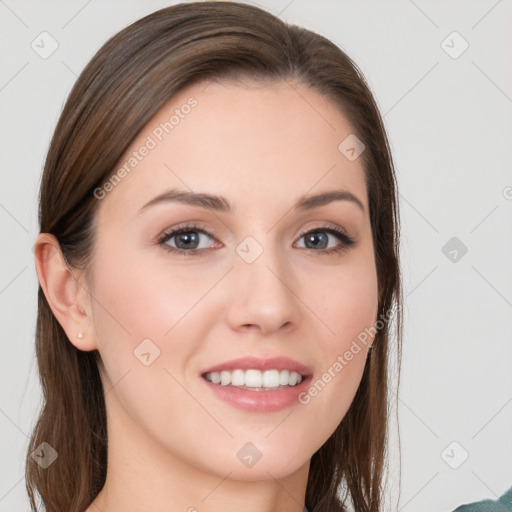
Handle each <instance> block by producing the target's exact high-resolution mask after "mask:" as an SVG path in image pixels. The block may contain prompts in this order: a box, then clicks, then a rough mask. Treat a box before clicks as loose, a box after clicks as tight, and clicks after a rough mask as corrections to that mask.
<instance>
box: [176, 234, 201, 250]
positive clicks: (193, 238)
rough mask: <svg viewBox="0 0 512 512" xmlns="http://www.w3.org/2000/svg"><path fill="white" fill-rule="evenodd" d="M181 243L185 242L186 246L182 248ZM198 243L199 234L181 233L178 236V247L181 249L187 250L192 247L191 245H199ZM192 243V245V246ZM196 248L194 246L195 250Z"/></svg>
mask: <svg viewBox="0 0 512 512" xmlns="http://www.w3.org/2000/svg"><path fill="white" fill-rule="evenodd" d="M180 241H181V242H183V241H184V244H183V247H180ZM197 241H198V236H197V234H194V233H191V232H188V233H180V234H179V235H178V236H177V240H176V245H177V246H178V247H179V248H180V249H183V248H187V247H190V246H191V245H194V242H196V244H197ZM191 242H192V244H191ZM195 247H196V246H194V248H195Z"/></svg>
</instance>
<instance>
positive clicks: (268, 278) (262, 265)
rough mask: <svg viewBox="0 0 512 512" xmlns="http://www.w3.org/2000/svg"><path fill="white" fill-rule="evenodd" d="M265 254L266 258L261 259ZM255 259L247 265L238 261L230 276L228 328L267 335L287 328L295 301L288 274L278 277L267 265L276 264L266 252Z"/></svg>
mask: <svg viewBox="0 0 512 512" xmlns="http://www.w3.org/2000/svg"><path fill="white" fill-rule="evenodd" d="M265 256H266V257H267V260H265V259H264V258H265ZM265 256H264V255H262V256H261V257H260V258H258V260H257V261H255V262H254V263H251V264H247V263H245V262H243V261H241V262H239V263H240V267H241V268H239V269H238V270H239V271H238V272H234V275H233V276H231V279H232V283H233V282H234V284H233V286H232V288H230V290H231V292H230V298H229V301H230V305H229V311H228V321H229V323H230V325H231V328H232V329H235V330H243V331H248V332H250V331H256V330H259V331H260V334H261V335H268V334H271V333H272V332H275V331H277V330H282V329H287V330H288V329H289V328H291V327H292V326H293V325H294V324H296V323H297V320H298V304H297V299H296V298H295V295H294V293H293V292H292V291H291V290H292V288H293V287H292V286H290V284H291V283H290V284H289V283H287V282H286V281H287V280H290V279H292V278H291V277H289V276H280V275H279V274H280V273H284V271H282V272H279V273H278V272H276V271H275V270H273V269H272V267H271V266H270V265H271V264H273V265H276V266H277V265H278V264H279V263H278V262H276V261H275V259H276V258H272V262H270V261H268V254H267V255H265Z"/></svg>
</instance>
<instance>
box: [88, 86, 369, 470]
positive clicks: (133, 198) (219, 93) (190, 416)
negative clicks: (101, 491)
mask: <svg viewBox="0 0 512 512" xmlns="http://www.w3.org/2000/svg"><path fill="white" fill-rule="evenodd" d="M187 105H188V106H187ZM173 116H174V117H173ZM166 123H167V124H166ZM351 133H353V129H352V128H351V126H350V124H349V122H348V121H347V119H346V118H344V117H343V116H342V114H341V113H340V112H339V111H338V110H337V109H336V107H335V106H334V105H333V104H332V103H331V102H330V101H329V100H328V99H326V98H324V97H323V96H321V95H319V94H318V93H316V92H314V91H312V90H310V89H308V88H306V87H305V86H302V85H299V84H294V86H293V87H291V86H290V85H289V84H288V83H287V82H279V83H273V84H265V85H262V84H255V83H245V84H243V85H242V84H235V83H215V82H214V83H210V84H206V83H201V84H195V85H193V86H190V87H188V88H186V89H184V90H182V91H181V92H180V93H179V94H177V95H175V96H174V97H173V98H172V100H171V101H170V102H169V103H168V104H167V105H166V106H165V107H164V108H163V109H161V110H160V111H159V113H158V114H157V116H156V117H155V118H154V119H153V120H152V121H151V122H150V123H149V124H148V125H147V126H146V128H145V129H144V130H143V131H142V132H141V133H140V134H139V135H138V137H137V139H136V140H135V141H134V142H133V144H132V145H131V147H130V149H129V150H128V151H127V152H126V154H125V157H124V158H123V159H122V160H121V162H120V163H119V166H118V169H121V168H122V167H123V166H124V165H125V164H126V166H125V172H122V171H120V172H119V173H118V176H120V177H121V179H120V180H117V181H116V182H115V183H114V182H113V181H112V182H111V184H110V185H107V187H106V188H103V189H102V191H101V192H99V191H98V192H97V197H101V199H98V201H99V202H100V204H99V209H98V213H97V217H96V228H97V237H96V241H95V247H94V253H93V266H92V277H91V280H90V282H89V286H90V293H91V296H92V297H93V299H92V300H91V304H90V307H91V311H92V316H91V318H92V325H91V328H90V331H91V332H90V333H88V336H94V337H95V339H96V344H97V347H98V350H99V352H100V355H101V358H102V368H101V371H102V379H103V381H104V385H105V389H106V402H107V411H108V417H109V421H110V422H111V426H113V427H112V428H117V429H118V430H119V431H120V432H121V431H122V432H124V434H125V435H127V436H130V439H131V441H130V442H131V443H132V445H134V446H144V447H145V449H147V450H153V451H154V453H155V454H158V457H161V458H162V457H163V458H164V459H165V460H168V461H174V462H176V463H180V464H184V465H186V466H189V467H193V468H197V469H199V470H201V471H206V472H208V473H211V474H215V475H218V476H219V477H221V478H224V477H225V476H226V474H228V472H232V473H231V477H232V478H234V479H239V480H251V479H258V478H261V479H264V478H268V473H270V474H271V475H273V477H275V478H280V477H283V476H285V475H289V474H292V473H293V472H295V471H298V470H299V469H300V468H304V467H307V464H308V462H309V459H310V458H311V456H312V455H313V454H314V452H315V451H316V450H318V448H319V447H320V446H321V445H322V444H323V443H324V442H325V441H326V440H327V438H328V437H329V436H330V435H331V434H332V433H333V431H334V430H335V429H336V427H337V426H338V425H339V423H340V421H341V420H342V419H343V417H344V415H345V414H346V412H347V409H348V407H349V405H350V403H351V401H352V399H353V397H354V395H355V392H356V390H357V387H358V385H359V382H360V379H361V375H362V372H363V368H364V364H365V361H366V357H367V350H368V349H367V346H365V345H364V344H361V343H360V342H357V343H358V345H359V347H358V348H359V350H358V351H357V350H356V349H354V340H356V341H357V340H358V335H359V334H360V333H361V332H363V331H364V330H365V329H366V328H369V327H370V326H372V325H374V323H375V320H376V317H377V313H378V311H377V305H378V303H377V299H378V290H377V274H376V268H375V259H374V247H373V244H372V234H371V225H370V220H369V215H368V211H369V209H368V201H367V190H366V186H365V180H364V172H363V164H362V158H357V159H355V160H353V159H352V160H350V159H348V158H346V157H345V156H344V154H343V153H342V152H340V150H339V149H338V146H339V144H340V142H341V141H343V140H344V139H345V138H346V137H347V136H349V135H350V134H351ZM143 147H145V148H146V149H142V148H143ZM130 159H132V160H130ZM105 190H108V192H106V193H105ZM333 191H338V192H340V191H343V193H342V194H339V195H338V196H337V198H336V199H334V200H332V201H327V202H326V201H316V202H315V201H309V202H306V201H304V199H303V200H302V202H301V205H298V204H297V203H298V202H299V200H300V199H301V198H304V197H306V198H307V197H310V196H315V195H318V194H323V193H325V192H333ZM178 193H182V195H177V194H178ZM166 194H167V195H166ZM186 194H189V196H186ZM192 194H204V195H203V196H200V197H197V196H194V195H192ZM206 195H208V196H218V197H222V198H223V199H219V198H218V197H216V198H211V197H207V196H206ZM359 203H360V204H359ZM351 347H352V348H351ZM348 352H350V353H351V354H352V356H351V357H350V356H349V355H347V353H348ZM234 360H238V361H234ZM233 361H234V362H233ZM336 363H337V364H336ZM287 371H288V373H287ZM292 371H294V372H297V373H299V374H300V377H296V376H295V375H294V374H292V373H291V372H292ZM221 372H222V373H221ZM326 375H327V376H326ZM329 377H330V378H329ZM219 379H221V381H220V382H219ZM296 380H298V381H300V382H299V384H298V385H297V384H296V385H295V386H292V385H290V384H293V383H294V381H296ZM228 382H229V384H228ZM315 383H316V387H315ZM244 386H245V389H244ZM247 388H253V389H247ZM254 388H257V389H254ZM273 388H274V389H273ZM312 388H315V389H316V392H315V391H314V390H313V391H311V392H309V391H310V390H311V389H312ZM248 443H250V444H248Z"/></svg>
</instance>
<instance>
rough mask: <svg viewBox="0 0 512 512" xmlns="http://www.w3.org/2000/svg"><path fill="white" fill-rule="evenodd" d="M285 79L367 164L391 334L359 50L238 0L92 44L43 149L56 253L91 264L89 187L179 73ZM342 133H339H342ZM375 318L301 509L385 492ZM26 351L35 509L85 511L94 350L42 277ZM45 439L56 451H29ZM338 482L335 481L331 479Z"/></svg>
mask: <svg viewBox="0 0 512 512" xmlns="http://www.w3.org/2000/svg"><path fill="white" fill-rule="evenodd" d="M236 78H249V79H269V80H276V81H277V80H295V81H296V82H299V83H302V84H304V85H306V86H308V87H311V88H312V89H314V90H316V91H318V92H319V93H321V94H323V95H325V96H326V97H328V98H329V99H330V100H331V101H332V102H333V103H334V104H335V105H336V106H338V107H339V108H340V109H341V111H342V112H344V113H345V115H346V117H347V118H348V120H349V122H350V123H351V125H352V127H353V129H354V133H355V134H356V135H357V137H358V138H359V139H361V141H363V143H364V144H365V145H366V149H365V151H364V152H363V154H362V156H361V158H363V164H364V169H365V178H366V185H367V190H368V203H369V209H370V221H371V227H372V236H373V242H374V247H375V260H376V265H377V275H378V288H379V318H382V315H386V316H385V318H386V319H387V320H389V318H390V316H389V315H390V312H391V310H392V308H393V307H394V306H395V305H396V306H398V308H397V309H396V312H395V318H396V322H397V323H396V326H397V331H396V334H397V336H396V339H397V344H396V348H397V352H396V354H397V356H398V359H397V360H398V361H399V359H400V341H401V336H402V334H401V333H402V318H401V307H400V306H401V301H402V298H401V297H402V292H401V277H400V269H399V258H398V238H399V215H398V197H397V190H396V184H395V173H394V168H393V162H392V158H391V152H390V148H389V144H388V141H387V137H386V133H385V130H384V126H383V122H382V119H381V116H380V114H379V111H378V107H377V105H376V103H375V100H374V98H373V96H372V94H371V92H370V90H369V87H368V86H367V84H366V81H365V79H364V77H363V75H362V73H361V71H360V70H359V69H358V67H357V66H356V64H355V63H354V62H352V60H351V59H350V58H349V57H348V56H347V55H346V54H345V53H344V52H343V51H342V50H341V49H340V48H338V47H337V46H336V45H335V44H333V43H332V42H330V41H329V40H328V39H326V38H324V37H323V36H320V35H318V34H316V33H314V32H311V31H309V30H306V29H304V28H301V27H298V26H294V25H289V24H286V23H284V22H283V21H281V20H280V19H278V18H276V17H274V16H273V15H272V14H270V13H268V12H266V11H264V10H262V9H260V8H257V7H253V6H251V5H247V4H242V3H237V2H200V3H183V4H178V5H174V6H171V7H168V8H165V9H161V10H159V11H156V12H154V13H152V14H150V15H148V16H146V17H144V18H142V19H140V20H138V21H136V22H135V23H133V24H131V25H130V26H128V27H127V28H125V29H124V30H122V31H121V32H119V33H118V34H116V35H115V36H114V37H112V38H111V39H110V40H108V41H107V42H106V43H105V44H104V46H103V47H102V48H101V49H100V50H99V51H98V52H97V53H96V55H95V56H94V57H93V59H92V60H91V61H90V62H89V64H88V65H87V66H86V67H85V69H84V70H83V71H82V73H81V75H80V77H79V78H78V80H77V82H76V84H75V86H74V87H73V89H72V91H71V93H70V95H69V98H68V99H67V102H66V104H65V106H64V109H63V111H62V113H61V116H60V119H59V121H58V124H57V127H56V129H55V133H54V135H53V138H52V141H51V144H50V148H49V151H48V155H47V158H46V162H45V167H44V173H43V177H42V182H41V190H40V208H39V223H40V231H41V233H51V234H53V235H54V236H55V237H56V238H57V240H58V241H59V243H60V246H61V250H62V253H63V255H64V258H65V259H66V262H67V263H68V264H69V265H71V266H73V267H75V268H80V269H83V270H84V271H85V272H87V270H88V269H89V267H90V256H91V253H92V247H93V242H94V219H95V211H96V208H97V207H98V200H97V199H96V198H95V196H94V193H93V191H94V189H95V188H96V187H98V186H100V185H101V184H102V183H104V182H105V181H106V180H107V179H108V178H109V176H110V175H112V173H113V172H114V170H115V168H116V164H117V163H118V161H119V160H120V158H121V156H122V155H123V154H124V152H125V151H126V149H127V148H128V147H129V145H130V144H131V142H132V141H133V140H134V138H135V136H136V135H137V134H138V133H139V132H140V131H141V129H142V128H143V127H144V126H145V125H146V124H147V123H148V121H149V120H150V119H151V118H152V117H153V116H154V114H155V113H156V112H157V111H158V110H159V109H160V108H161V107H162V106H163V105H164V104H165V103H166V102H167V101H168V100H169V99H170V98H171V97H172V96H173V95H174V94H176V92H177V91H179V90H180V89H181V88H183V87H184V86H186V85H190V84H192V83H194V82H197V81H199V80H205V79H206V80H208V79H236ZM340 142H341V141H340ZM383 323H384V326H383V327H382V328H381V329H380V330H378V332H377V334H376V337H375V341H374V346H373V349H372V350H371V352H370V355H369V357H368V359H367V361H366V366H365V368H364V373H363V376H362V380H361V383H360V386H359V388H358V391H357V393H356V396H355V398H354V400H353V402H352V404H351V406H350V408H349V410H348V412H347V414H346V416H345V417H344V419H343V420H342V422H341V423H340V425H339V426H338V427H337V429H336V430H335V432H334V433H333V434H332V435H331V437H330V438H329V439H328V440H327V441H326V443H325V444H324V445H323V446H322V447H321V448H320V449H319V450H318V451H317V452H316V453H315V454H314V455H313V456H312V458H311V464H310V471H309V477H308V483H307V491H306V506H307V507H308V509H309V511H310V512H313V511H315V512H324V511H325V512H334V511H341V510H345V504H346V503H347V500H350V501H351V502H352V504H353V505H354V507H355V509H356V510H357V511H371V512H377V511H378V510H380V507H381V505H382V497H383V473H384V469H385V465H384V461H385V445H386V439H387V419H388V391H387V388H388V372H389V370H388V357H389V355H390V353H391V351H390V347H391V344H390V343H389V338H390V334H389V322H388V321H386V322H383ZM36 356H37V361H38V369H39V375H40V380H41V386H42V392H43V404H42V408H41V411H40V414H39V417H38V421H37V424H36V426H35V428H34V431H33V433H32V436H31V440H30V444H29V448H28V454H27V457H26V485H27V491H28V494H29V498H30V503H31V506H32V509H33V510H34V511H35V510H37V505H36V493H38V494H39V496H40V498H41V501H42V502H43V504H44V507H45V510H46V512H62V511H66V512H83V511H84V510H85V509H86V508H87V507H88V506H89V505H90V504H91V502H92V501H93V500H94V498H95V497H96V495H97V494H98V493H99V491H100V490H101V488H102V487H103V484H104V482H105V477H106V470H107V428H106V410H105V401H104V392H103V388H102V384H101V380H100V375H99V371H98V362H99V354H98V352H97V351H92V352H84V351H80V350H78V349H76V348H75V347H74V345H72V344H71V343H70V341H69V340H68V339H67V336H66V334H65V332H64V330H63V329H62V327H61V325H60V324H59V322H58V321H57V320H56V318H55V317H54V315H53V313H52V311H51V309H50V307H49V304H48V302H47V300H46V297H45V295H44V293H43V291H42V289H41V287H39V291H38V316H37V330H36ZM43 442H47V443H49V444H50V445H51V446H52V447H53V448H55V449H56V450H57V452H58V460H57V463H54V464H52V465H50V466H49V467H48V468H47V469H43V468H41V467H40V466H39V465H38V464H37V463H36V462H35V461H34V460H33V458H32V457H31V456H30V454H31V453H32V452H33V450H35V449H36V448H37V447H38V446H39V445H40V444H41V443H43ZM340 489H343V490H344V492H343V493H340Z"/></svg>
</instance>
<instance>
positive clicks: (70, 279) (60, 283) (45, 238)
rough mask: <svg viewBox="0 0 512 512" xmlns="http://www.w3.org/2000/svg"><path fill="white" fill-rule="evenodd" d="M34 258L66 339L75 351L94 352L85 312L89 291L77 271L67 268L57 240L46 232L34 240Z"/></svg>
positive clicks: (50, 304) (47, 296)
mask: <svg viewBox="0 0 512 512" xmlns="http://www.w3.org/2000/svg"><path fill="white" fill-rule="evenodd" d="M34 256H35V266H36V272H37V277H38V279H39V284H40V285H41V288H42V290H43V292H44V295H45V297H46V300H47V301H48V304H49V306H50V308H51V310H52V312H53V314H54V315H55V318H56V319H57V321H58V322H59V323H60V325H61V326H62V328H63V329H64V331H65V332H66V334H67V336H68V338H69V340H70V341H71V343H72V344H73V345H74V346H75V347H76V348H78V349H79V350H84V351H89V350H95V349H96V348H97V346H96V339H95V337H94V336H93V330H92V329H91V327H92V319H91V315H90V313H87V311H90V300H89V292H88V290H87V289H86V288H85V287H84V285H82V284H80V282H79V279H78V278H79V271H78V270H76V272H75V271H74V269H73V270H72V269H70V268H69V267H68V266H67V264H66V261H65V259H64V256H63V254H62V251H61V248H60V244H59V242H58V240H57V239H56V238H55V236H54V235H51V234H49V233H40V234H39V235H38V237H37V238H36V241H35V243H34ZM80 333H81V335H80Z"/></svg>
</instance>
